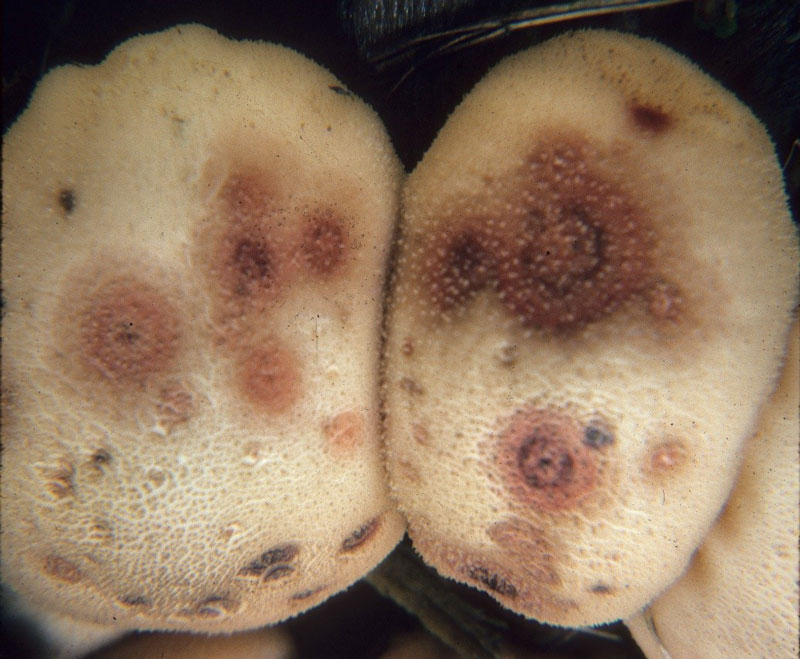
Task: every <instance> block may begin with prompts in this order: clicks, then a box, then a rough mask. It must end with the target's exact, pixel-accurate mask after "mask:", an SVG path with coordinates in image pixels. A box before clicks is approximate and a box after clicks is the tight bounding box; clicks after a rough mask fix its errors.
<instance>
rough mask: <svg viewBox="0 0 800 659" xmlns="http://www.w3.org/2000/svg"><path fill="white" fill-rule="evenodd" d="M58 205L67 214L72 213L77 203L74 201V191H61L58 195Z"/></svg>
mask: <svg viewBox="0 0 800 659" xmlns="http://www.w3.org/2000/svg"><path fill="white" fill-rule="evenodd" d="M58 203H59V204H60V205H61V208H63V209H64V211H65V212H66V213H67V214H69V213H71V212H72V211H74V210H75V204H76V203H77V202H76V199H75V191H74V190H69V189H65V190H61V192H59V193H58Z"/></svg>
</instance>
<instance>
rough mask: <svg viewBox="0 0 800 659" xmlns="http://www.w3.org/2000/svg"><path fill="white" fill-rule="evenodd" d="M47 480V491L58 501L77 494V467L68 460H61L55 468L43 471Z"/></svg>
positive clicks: (46, 468)
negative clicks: (75, 480) (75, 479)
mask: <svg viewBox="0 0 800 659" xmlns="http://www.w3.org/2000/svg"><path fill="white" fill-rule="evenodd" d="M41 472H42V475H43V476H44V477H45V478H46V479H47V489H48V491H49V492H50V494H52V495H53V496H54V497H55V498H56V499H63V498H64V497H68V496H73V495H74V494H75V483H74V478H75V467H73V466H72V463H70V462H69V461H67V460H66V459H63V458H62V459H60V460H58V462H57V463H56V464H55V465H54V466H53V467H45V468H42V469H41Z"/></svg>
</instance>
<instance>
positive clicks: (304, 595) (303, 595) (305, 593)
mask: <svg viewBox="0 0 800 659" xmlns="http://www.w3.org/2000/svg"><path fill="white" fill-rule="evenodd" d="M323 590H325V586H319V587H317V588H309V589H308V590H301V591H300V592H299V593H295V594H294V595H292V597H291V599H293V600H295V601H299V600H307V599H308V598H309V597H311V596H312V595H316V594H317V593H320V592H322V591H323Z"/></svg>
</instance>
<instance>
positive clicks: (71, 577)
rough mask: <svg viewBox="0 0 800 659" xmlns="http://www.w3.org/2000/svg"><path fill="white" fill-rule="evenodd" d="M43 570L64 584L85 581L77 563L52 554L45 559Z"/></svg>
mask: <svg viewBox="0 0 800 659" xmlns="http://www.w3.org/2000/svg"><path fill="white" fill-rule="evenodd" d="M43 569H44V571H45V573H46V574H48V575H49V576H51V577H53V578H54V579H57V580H58V581H63V582H64V583H69V584H74V583H78V582H79V581H80V580H81V579H83V574H82V573H81V570H80V569H79V568H78V566H77V565H76V564H75V563H73V562H72V561H68V560H67V559H66V558H63V557H61V556H58V555H57V554H50V555H48V556H47V557H46V558H45V559H44V564H43Z"/></svg>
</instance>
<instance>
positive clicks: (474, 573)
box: [466, 566, 517, 598]
mask: <svg viewBox="0 0 800 659" xmlns="http://www.w3.org/2000/svg"><path fill="white" fill-rule="evenodd" d="M466 574H467V576H468V577H469V578H470V579H472V580H473V581H476V582H478V583H479V584H481V585H483V586H486V587H487V588H488V589H489V590H491V591H492V592H495V593H497V594H498V595H504V596H506V597H512V598H513V597H516V596H517V589H516V587H515V586H514V584H512V583H511V582H510V581H508V580H506V579H503V578H502V577H501V576H499V575H497V574H495V573H493V572H490V571H489V570H487V569H486V568H485V567H481V566H470V567H468V568H467V569H466Z"/></svg>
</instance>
